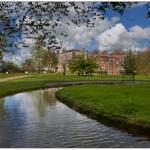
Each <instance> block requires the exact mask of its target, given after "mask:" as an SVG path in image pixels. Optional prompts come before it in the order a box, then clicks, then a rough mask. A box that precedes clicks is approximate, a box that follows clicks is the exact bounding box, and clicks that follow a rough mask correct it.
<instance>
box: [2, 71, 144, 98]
mask: <svg viewBox="0 0 150 150" xmlns="http://www.w3.org/2000/svg"><path fill="white" fill-rule="evenodd" d="M14 75H15V76H17V74H14ZM19 75H20V74H19ZM3 77H4V76H3ZM5 77H6V76H5ZM126 79H131V77H130V76H106V75H103V76H98V75H97V76H77V75H62V74H58V73H49V74H33V76H29V77H26V78H20V79H15V80H11V81H5V82H0V97H2V96H5V95H9V94H13V93H16V92H21V91H25V90H32V89H36V88H42V87H44V86H45V85H46V84H47V83H50V82H56V81H78V80H126ZM140 79H141V78H140ZM142 79H143V80H144V79H145V78H144V76H143V77H142ZM131 80H132V79H131Z"/></svg>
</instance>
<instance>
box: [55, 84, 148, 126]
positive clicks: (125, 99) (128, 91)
mask: <svg viewBox="0 0 150 150" xmlns="http://www.w3.org/2000/svg"><path fill="white" fill-rule="evenodd" d="M57 95H59V97H60V99H61V98H62V99H63V100H65V102H66V103H71V104H72V106H73V107H80V109H85V110H91V111H93V110H94V111H95V114H97V113H100V114H105V115H107V116H110V117H112V118H113V117H120V118H124V120H126V121H129V122H133V123H141V124H144V125H147V126H150V109H149V108H150V84H149V83H147V84H108V85H104V84H100V85H80V86H72V87H64V88H63V89H61V90H60V91H58V92H57Z"/></svg>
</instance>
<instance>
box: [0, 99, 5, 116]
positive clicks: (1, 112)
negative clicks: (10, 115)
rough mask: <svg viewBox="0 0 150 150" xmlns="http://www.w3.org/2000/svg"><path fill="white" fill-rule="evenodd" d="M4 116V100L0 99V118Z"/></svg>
mask: <svg viewBox="0 0 150 150" xmlns="http://www.w3.org/2000/svg"><path fill="white" fill-rule="evenodd" d="M4 115H6V112H5V108H4V98H1V99H0V118H1V117H3V116H4Z"/></svg>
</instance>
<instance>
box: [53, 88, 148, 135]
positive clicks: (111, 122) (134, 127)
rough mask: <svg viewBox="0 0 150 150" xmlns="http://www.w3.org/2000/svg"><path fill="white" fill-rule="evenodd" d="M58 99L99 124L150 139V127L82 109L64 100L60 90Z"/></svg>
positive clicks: (56, 94)
mask: <svg viewBox="0 0 150 150" xmlns="http://www.w3.org/2000/svg"><path fill="white" fill-rule="evenodd" d="M55 96H56V98H57V99H58V100H59V101H61V102H62V103H64V104H66V105H67V106H68V107H70V108H72V109H73V110H75V111H77V112H79V113H81V114H84V115H86V116H88V117H89V118H92V119H95V120H97V121H98V122H100V123H102V124H104V125H106V126H109V127H113V128H116V129H119V130H121V131H125V132H128V133H130V134H133V135H138V136H144V137H148V138H150V127H149V126H145V125H144V124H141V123H138V122H132V121H129V120H126V119H125V118H121V117H118V116H110V115H107V114H103V113H99V112H96V111H94V110H92V109H90V108H87V107H81V106H80V105H78V104H76V103H73V102H71V101H70V100H69V99H66V98H64V97H63V96H62V95H61V94H60V93H59V90H58V91H57V92H56V93H55Z"/></svg>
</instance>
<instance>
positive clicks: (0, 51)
mask: <svg viewBox="0 0 150 150" xmlns="http://www.w3.org/2000/svg"><path fill="white" fill-rule="evenodd" d="M5 47H6V41H5V38H4V36H2V35H0V71H2V69H3V55H4V52H5Z"/></svg>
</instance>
